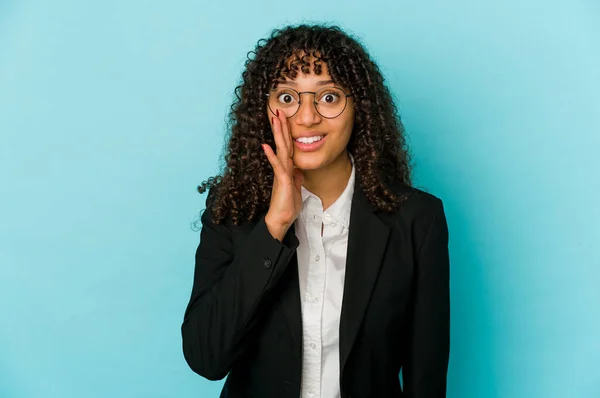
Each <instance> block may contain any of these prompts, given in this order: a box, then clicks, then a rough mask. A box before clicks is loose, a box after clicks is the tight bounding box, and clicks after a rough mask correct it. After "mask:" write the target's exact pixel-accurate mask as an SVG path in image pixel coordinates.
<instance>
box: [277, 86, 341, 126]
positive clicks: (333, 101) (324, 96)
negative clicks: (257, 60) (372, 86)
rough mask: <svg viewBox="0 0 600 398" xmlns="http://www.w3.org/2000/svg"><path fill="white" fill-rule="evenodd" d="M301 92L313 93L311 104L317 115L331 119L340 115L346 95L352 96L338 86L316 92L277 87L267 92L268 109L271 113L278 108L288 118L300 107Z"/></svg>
mask: <svg viewBox="0 0 600 398" xmlns="http://www.w3.org/2000/svg"><path fill="white" fill-rule="evenodd" d="M302 94H313V95H314V100H313V104H314V105H315V109H316V110H317V112H318V113H319V115H321V116H323V117H324V118H326V119H333V118H336V117H338V116H339V115H341V114H342V113H343V112H344V110H345V109H346V105H347V104H348V97H351V96H352V94H347V93H346V92H345V91H344V90H342V89H341V88H339V87H325V88H322V89H320V90H319V91H317V92H314V91H303V92H298V91H296V90H294V89H293V88H287V87H277V88H275V89H274V90H272V91H271V93H270V94H267V97H268V98H269V101H268V104H269V109H270V110H271V112H273V113H275V110H276V109H280V110H281V111H283V113H285V116H286V117H287V118H290V117H292V116H294V115H295V114H296V112H298V109H300V104H302V98H301V95H302Z"/></svg>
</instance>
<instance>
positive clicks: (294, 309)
mask: <svg viewBox="0 0 600 398" xmlns="http://www.w3.org/2000/svg"><path fill="white" fill-rule="evenodd" d="M287 233H288V234H292V235H293V234H295V233H296V231H295V228H294V225H293V224H292V226H291V227H290V229H289V230H288V232H287ZM285 272H286V275H285V277H284V280H283V281H281V282H284V283H285V284H286V286H284V287H283V292H282V293H281V295H280V296H279V302H280V304H281V306H282V308H283V311H284V312H285V316H286V318H287V320H288V324H289V326H290V331H291V333H292V337H293V339H294V342H295V343H296V344H302V307H301V304H300V281H299V280H298V256H297V255H296V253H294V255H293V257H292V259H291V260H290V263H289V264H288V268H287V269H286V271H285Z"/></svg>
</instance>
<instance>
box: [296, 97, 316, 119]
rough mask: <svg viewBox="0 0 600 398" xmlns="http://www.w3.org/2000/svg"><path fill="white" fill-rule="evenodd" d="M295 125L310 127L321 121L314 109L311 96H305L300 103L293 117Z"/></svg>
mask: <svg viewBox="0 0 600 398" xmlns="http://www.w3.org/2000/svg"><path fill="white" fill-rule="evenodd" d="M295 119H296V123H298V124H301V125H304V126H312V125H314V124H317V123H319V122H320V121H321V115H319V112H317V108H315V103H314V100H313V96H312V95H310V94H305V98H303V100H302V101H301V102H300V108H299V109H298V112H296V115H295Z"/></svg>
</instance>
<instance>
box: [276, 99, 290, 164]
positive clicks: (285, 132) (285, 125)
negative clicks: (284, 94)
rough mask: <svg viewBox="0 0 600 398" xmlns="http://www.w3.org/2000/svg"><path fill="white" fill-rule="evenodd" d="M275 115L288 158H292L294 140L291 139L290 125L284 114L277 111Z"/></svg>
mask: <svg viewBox="0 0 600 398" xmlns="http://www.w3.org/2000/svg"><path fill="white" fill-rule="evenodd" d="M276 114H277V118H278V119H279V121H280V122H281V132H282V136H283V138H284V140H285V143H286V148H287V150H288V156H289V157H290V158H291V157H292V156H294V140H293V138H292V133H291V129H290V124H289V122H288V120H287V116H286V115H285V112H283V111H280V110H279V109H277V110H276Z"/></svg>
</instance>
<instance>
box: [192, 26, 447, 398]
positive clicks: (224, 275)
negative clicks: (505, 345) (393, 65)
mask: <svg viewBox="0 0 600 398" xmlns="http://www.w3.org/2000/svg"><path fill="white" fill-rule="evenodd" d="M242 79H243V81H242V84H241V85H240V86H238V87H237V89H236V94H237V98H238V100H237V101H236V103H235V104H234V105H233V106H232V112H231V116H230V117H231V136H230V139H229V145H228V151H227V154H226V157H225V160H226V167H225V170H224V171H223V173H222V175H220V176H218V177H217V178H210V179H209V180H207V181H205V182H204V183H203V184H202V185H201V186H200V187H199V188H198V190H199V191H200V192H201V193H202V192H205V191H206V190H209V193H208V197H207V201H206V210H205V211H204V213H203V214H202V217H201V221H202V232H201V237H200V244H199V246H198V249H197V251H196V266H195V274H194V283H193V288H192V294H191V298H190V301H189V304H188V306H187V308H186V311H185V315H184V321H183V325H182V328H181V330H182V336H183V352H184V356H185V359H186V361H187V363H188V364H189V366H190V367H191V368H192V369H193V370H194V371H195V372H196V373H198V374H200V375H202V376H204V377H206V378H207V379H210V380H219V379H222V378H224V377H225V376H227V375H228V377H227V380H226V382H225V385H224V387H223V391H222V393H221V397H228V398H237V397H240V398H241V397H244V398H246V397H256V398H270V397H273V398H286V397H290V398H291V397H293V398H297V397H307V398H314V397H321V398H333V397H342V398H361V397H385V398H389V397H410V398H413V397H414V398H417V397H418V398H442V397H445V395H446V394H445V392H446V373H447V367H448V356H449V319H450V308H449V255H448V229H447V224H446V218H445V214H444V209H443V205H442V202H441V200H440V199H438V198H437V197H435V196H433V195H431V194H428V193H425V192H423V191H421V190H418V189H416V188H414V187H412V186H411V170H410V165H409V154H408V151H407V149H406V145H405V137H404V131H403V127H402V124H401V122H400V119H399V117H398V116H397V112H396V107H395V105H394V103H393V101H392V98H391V95H390V92H389V90H388V88H387V87H386V85H385V84H384V79H383V77H382V75H381V72H380V71H379V69H378V67H377V66H376V65H375V63H374V62H373V61H372V60H371V58H370V57H369V55H368V54H367V52H366V51H365V49H364V48H363V47H362V46H361V45H360V44H359V43H358V42H357V41H356V40H355V39H353V38H351V37H350V36H348V35H347V34H346V33H344V32H343V31H342V30H341V29H339V28H337V27H328V26H321V25H315V26H308V25H300V26H291V27H287V28H285V29H280V30H275V31H274V32H273V33H272V35H271V36H270V37H269V38H268V39H267V40H261V41H259V42H258V44H257V47H256V49H255V51H254V56H253V57H252V58H250V59H249V60H248V61H247V63H246V70H245V71H244V72H243V74H242ZM400 370H402V381H403V385H401V383H400V378H399V372H400Z"/></svg>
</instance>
